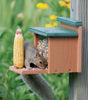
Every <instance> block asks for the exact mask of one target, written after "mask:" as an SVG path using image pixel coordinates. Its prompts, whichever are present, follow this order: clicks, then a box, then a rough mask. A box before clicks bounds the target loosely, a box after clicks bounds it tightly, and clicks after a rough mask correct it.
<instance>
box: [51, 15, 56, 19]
mask: <svg viewBox="0 0 88 100" xmlns="http://www.w3.org/2000/svg"><path fill="white" fill-rule="evenodd" d="M49 18H50V19H51V20H53V19H56V18H57V16H56V15H51V16H49Z"/></svg>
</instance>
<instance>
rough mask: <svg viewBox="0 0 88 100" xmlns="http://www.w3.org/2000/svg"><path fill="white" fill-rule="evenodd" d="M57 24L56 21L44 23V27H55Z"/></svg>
mask: <svg viewBox="0 0 88 100" xmlns="http://www.w3.org/2000/svg"><path fill="white" fill-rule="evenodd" d="M57 25H58V23H57V22H54V23H50V24H45V27H56V26H57Z"/></svg>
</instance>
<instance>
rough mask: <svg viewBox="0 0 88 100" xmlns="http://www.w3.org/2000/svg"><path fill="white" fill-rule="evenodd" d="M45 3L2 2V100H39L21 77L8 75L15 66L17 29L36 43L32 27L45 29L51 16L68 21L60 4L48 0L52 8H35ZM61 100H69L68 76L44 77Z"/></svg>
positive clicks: (67, 10)
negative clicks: (14, 52) (64, 17)
mask: <svg viewBox="0 0 88 100" xmlns="http://www.w3.org/2000/svg"><path fill="white" fill-rule="evenodd" d="M38 2H45V0H0V100H10V99H11V100H39V98H38V97H37V96H35V94H34V93H33V92H31V90H30V89H29V88H28V87H27V86H26V85H25V84H24V83H23V81H22V80H21V77H20V75H19V74H17V73H14V72H11V71H9V70H8V69H9V66H10V65H13V40H14V36H15V31H16V29H17V28H18V27H20V28H21V29H22V33H23V36H24V40H25V41H26V40H29V41H30V42H31V43H33V34H32V33H30V32H29V31H28V28H29V27H34V26H43V27H44V26H45V24H47V23H52V22H54V20H53V21H52V20H50V19H49V16H50V15H52V14H54V15H57V16H66V17H69V15H70V14H69V9H68V8H66V7H61V6H60V5H59V4H58V0H47V1H46V2H45V3H48V4H49V8H48V9H45V10H42V9H39V8H36V4H37V3H38ZM42 75H43V76H44V77H45V79H46V80H47V81H48V82H49V83H50V85H51V88H52V89H53V91H54V93H55V94H56V97H57V98H60V100H68V74H66V73H64V74H42Z"/></svg>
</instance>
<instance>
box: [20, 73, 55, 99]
mask: <svg viewBox="0 0 88 100" xmlns="http://www.w3.org/2000/svg"><path fill="white" fill-rule="evenodd" d="M21 76H22V79H23V81H24V82H25V83H26V84H27V85H28V87H30V88H31V90H32V91H33V92H34V93H35V94H36V95H37V96H39V97H40V98H41V99H42V100H55V99H54V93H53V92H52V89H51V87H50V85H49V84H48V82H47V81H46V80H45V79H44V78H43V77H42V76H41V75H39V74H34V75H21Z"/></svg>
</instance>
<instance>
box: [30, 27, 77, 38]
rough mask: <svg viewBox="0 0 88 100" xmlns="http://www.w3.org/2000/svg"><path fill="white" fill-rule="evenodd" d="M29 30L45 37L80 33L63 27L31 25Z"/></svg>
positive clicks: (69, 35) (72, 35) (68, 35)
mask: <svg viewBox="0 0 88 100" xmlns="http://www.w3.org/2000/svg"><path fill="white" fill-rule="evenodd" d="M29 31H31V32H33V33H35V34H38V35H41V36H45V37H77V36H78V33H77V32H76V31H72V30H69V29H65V28H62V27H30V28H29Z"/></svg>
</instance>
